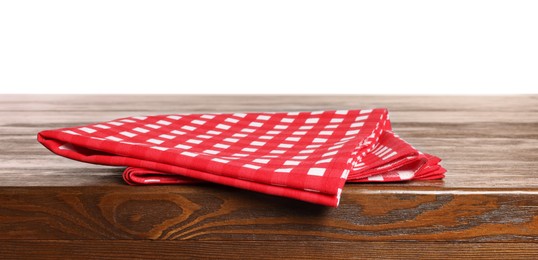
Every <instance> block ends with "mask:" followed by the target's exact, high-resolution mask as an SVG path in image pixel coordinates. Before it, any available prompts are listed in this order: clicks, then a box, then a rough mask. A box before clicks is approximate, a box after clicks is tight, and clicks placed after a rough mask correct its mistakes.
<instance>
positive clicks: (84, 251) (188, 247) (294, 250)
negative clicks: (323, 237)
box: [0, 240, 538, 259]
mask: <svg viewBox="0 0 538 260" xmlns="http://www.w3.org/2000/svg"><path fill="white" fill-rule="evenodd" d="M230 249H233V250H230ZM0 258H2V259H12V258H17V259H73V258H77V259H192V258H195V259H237V258H241V259H282V258H285V259H372V258H375V259H379V258H382V259H462V258H470V259H536V258H538V244H529V243H449V244H447V243H436V242H421V243H416V242H391V243H387V242H361V243H350V242H320V241H297V242H294V243H289V242H283V241H151V242H148V241H125V240H115V241H108V240H94V241H87V240H75V241H40V240H31V241H28V240H23V241H8V242H3V243H1V244H0Z"/></svg>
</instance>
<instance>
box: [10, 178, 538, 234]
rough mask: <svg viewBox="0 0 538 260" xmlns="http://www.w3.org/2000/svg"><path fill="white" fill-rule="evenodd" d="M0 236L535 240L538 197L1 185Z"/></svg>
mask: <svg viewBox="0 0 538 260" xmlns="http://www.w3.org/2000/svg"><path fill="white" fill-rule="evenodd" d="M0 197H1V198H2V203H1V204H0V240H1V239H28V237H31V238H34V239H154V240H222V241H230V240H258V241H263V240H278V241H283V240H294V241H295V240H299V241H305V240H325V241H344V240H346V241H401V240H413V241H431V240H436V241H472V242H487V241H496V242H498V241H504V242H506V241H511V242H524V241H538V218H537V217H536V216H538V194H536V193H535V192H529V191H524V190H518V191H512V192H510V191H503V190H500V191H497V192H494V191H488V192H484V191H476V190H459V191H453V190H452V191H446V190H437V189H431V188H424V189H419V188H414V189H409V188H406V187H403V186H402V187H401V188H399V189H398V188H387V187H383V186H382V185H379V186H378V187H373V186H371V187H368V188H367V187H361V186H360V185H353V186H352V189H349V190H348V192H346V193H345V194H344V195H343V197H342V201H341V204H340V206H339V207H338V208H328V207H323V206H319V205H313V204H309V203H304V202H300V201H296V200H292V199H286V198H279V197H272V196H269V195H263V194H257V193H254V192H249V191H244V190H238V189H233V188H228V187H220V186H217V185H209V184H205V185H196V186H183V187H178V186H161V187H157V186H146V187H129V186H122V187H114V189H110V187H34V188H31V189H28V188H26V187H12V188H9V187H4V188H2V189H0Z"/></svg>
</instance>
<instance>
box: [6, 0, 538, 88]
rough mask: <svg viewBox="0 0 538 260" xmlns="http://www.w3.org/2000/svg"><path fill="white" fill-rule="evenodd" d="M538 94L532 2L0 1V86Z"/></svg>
mask: <svg viewBox="0 0 538 260" xmlns="http://www.w3.org/2000/svg"><path fill="white" fill-rule="evenodd" d="M537 92H538V1H517V0H511V1H494V0H488V1H473V0H464V1H459V0H450V1H434V0H427V1H412V0H405V1H401V0H400V1H382V0H375V1H356V0H355V1H338V0H330V1H315V0H308V1H294V0H283V1H280V0H268V1H255V0H247V1H234V0H219V1H205V0H195V1H158V0H151V1H135V0H128V1H115V0H104V1H100V0H92V1H75V0H67V1H55V0H47V1H25V0H14V1H0V93H230V94H233V93H312V94H315V93H357V94H504V93H512V94H516V93H537Z"/></svg>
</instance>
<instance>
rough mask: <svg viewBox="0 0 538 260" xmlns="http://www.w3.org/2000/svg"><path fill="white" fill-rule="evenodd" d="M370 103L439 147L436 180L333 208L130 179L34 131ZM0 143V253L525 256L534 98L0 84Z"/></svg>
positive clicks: (535, 179) (530, 233)
mask: <svg viewBox="0 0 538 260" xmlns="http://www.w3.org/2000/svg"><path fill="white" fill-rule="evenodd" d="M371 107H387V108H389V110H390V113H391V115H390V116H391V120H392V122H393V127H394V129H395V131H396V132H397V133H398V134H399V135H400V136H402V137H403V138H404V139H406V140H407V141H409V142H410V143H412V144H413V145H414V146H415V147H417V148H419V149H420V150H422V151H424V152H428V153H432V154H436V155H438V156H440V157H441V158H443V165H444V166H445V167H446V168H447V169H448V172H447V177H446V179H444V180H442V181H415V182H406V183H384V184H348V185H346V187H345V189H344V192H343V195H342V201H341V205H340V206H339V208H336V209H333V208H326V207H322V206H317V205H311V204H308V203H303V202H299V201H295V200H291V199H286V198H279V197H273V196H269V195H264V194H257V193H253V192H249V191H243V190H238V189H233V188H229V187H223V186H219V185H213V184H198V185H184V186H147V187H131V186H127V185H125V184H124V183H123V181H122V179H121V171H122V168H119V167H106V166H99V165H91V164H84V163H80V162H76V161H72V160H68V159H65V158H62V157H59V156H57V155H53V154H52V153H50V152H49V151H48V150H46V149H45V148H43V147H42V146H41V145H40V144H38V143H37V142H36V140H35V137H36V134H37V132H38V131H40V130H43V129H52V128H59V127H67V126H74V125H84V124H87V123H92V122H98V121H104V120H109V119H114V118H119V117H125V116H133V115H151V114H164V113H179V112H223V111H230V112H231V111H298V110H325V109H347V108H371ZM0 144H1V145H2V146H1V148H0V199H1V203H0V258H6V257H7V258H8V259H9V258H13V257H15V256H17V255H20V256H23V255H24V256H28V257H32V256H37V255H38V252H42V253H43V256H47V255H48V256H50V258H59V257H61V256H62V255H63V256H65V255H68V254H69V253H70V252H71V253H76V254H77V255H80V256H84V257H85V258H86V257H90V256H93V257H98V256H107V257H109V258H112V259H113V258H114V257H115V258H127V257H130V258H137V257H139V258H151V256H152V255H151V254H152V252H155V251H158V252H159V256H161V257H162V258H174V256H178V254H179V255H180V256H185V257H196V256H203V257H217V258H218V257H219V256H222V257H221V258H234V257H236V256H238V255H237V254H241V255H247V256H252V257H254V256H257V257H258V258H264V257H265V258H274V257H277V256H280V255H281V254H287V255H288V256H292V255H296V256H301V257H303V258H313V257H314V258H327V257H326V256H328V257H331V258H332V256H334V258H354V257H356V258H362V257H375V256H383V257H385V258H387V259H391V258H399V257H404V258H411V257H412V258H426V257H427V258H446V257H473V258H480V257H482V258H489V257H494V256H499V255H504V254H505V255H506V256H510V257H509V258H513V259H515V258H527V259H535V258H536V255H537V250H538V249H537V242H538V241H537V240H538V170H537V169H538V96H488V97H473V96H466V97H457V96H454V97H444V96H436V97H422V96H403V97H397V96H369V97H368V96H174V95H168V96H157V95H155V96H153V95H149V96H147V95H146V96H137V95H132V96H114V95H106V96H99V95H96V96H72V95H65V96H62V95H39V96H36V95H31V96H25V95H3V96H0ZM82 245H86V246H87V247H88V248H90V249H91V250H89V251H84V250H83V249H79V248H80V247H81V246H82ZM23 248H34V249H35V250H34V251H31V250H24V249H23ZM114 248H118V249H122V250H115V249H114ZM401 248H408V250H403V251H402V250H401ZM1 256H4V257H1ZM53 256H54V257H53ZM43 258H45V259H46V257H43ZM249 258H250V257H249Z"/></svg>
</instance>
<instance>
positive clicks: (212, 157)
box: [38, 109, 445, 207]
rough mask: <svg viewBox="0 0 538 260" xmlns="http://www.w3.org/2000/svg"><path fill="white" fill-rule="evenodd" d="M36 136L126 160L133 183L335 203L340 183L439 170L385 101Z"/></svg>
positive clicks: (59, 148)
mask: <svg viewBox="0 0 538 260" xmlns="http://www.w3.org/2000/svg"><path fill="white" fill-rule="evenodd" d="M38 141H39V142H41V143H42V144H43V145H44V146H45V147H47V148H48V149H49V150H51V151H52V152H54V153H56V154H58V155H61V156H65V157H67V158H71V159H75V160H79V161H83V162H88V163H95V164H104V165H116V166H127V169H126V170H125V171H124V174H123V177H124V179H125V181H126V182H127V183H129V184H133V185H135V184H136V185H138V184H184V183H194V182H199V181H207V182H214V183H219V184H224V185H229V186H233V187H237V188H242V189H247V190H252V191H257V192H262V193H267V194H272V195H277V196H284V197H290V198H295V199H299V200H303V201H308V202H312V203H317V204H322V205H327V206H333V207H336V206H337V205H338V203H339V201H340V194H341V192H342V189H343V187H344V184H345V182H389V181H390V182H392V181H405V180H417V179H439V178H443V177H444V173H445V169H443V168H442V167H441V166H440V165H439V161H440V159H439V158H437V157H435V156H432V155H429V154H423V153H421V152H419V151H417V150H416V149H415V148H413V146H411V145H410V144H408V143H407V142H405V141H404V140H402V139H401V138H400V137H398V136H397V135H396V134H395V133H393V132H392V131H391V124H390V120H389V117H388V112H387V110H386V109H370V110H336V111H334V110H332V111H313V112H289V113H280V112H279V113H273V112H264V113H217V114H170V115H156V116H133V117H127V118H120V119H116V120H113V121H107V122H101V123H96V124H90V125H86V126H77V127H69V128H61V129H55V130H45V131H41V132H40V133H39V134H38Z"/></svg>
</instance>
